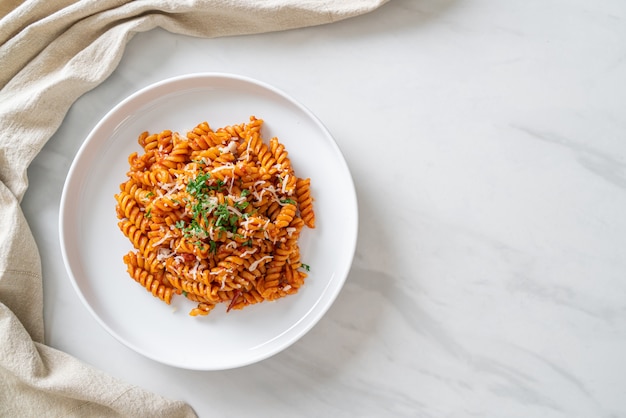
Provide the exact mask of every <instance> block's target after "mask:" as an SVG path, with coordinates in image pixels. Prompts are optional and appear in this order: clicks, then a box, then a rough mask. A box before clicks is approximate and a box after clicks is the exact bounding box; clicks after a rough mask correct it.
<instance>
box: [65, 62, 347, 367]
mask: <svg viewBox="0 0 626 418" xmlns="http://www.w3.org/2000/svg"><path fill="white" fill-rule="evenodd" d="M250 115H255V116H256V117H257V118H260V119H263V120H264V128H263V129H264V130H263V131H262V133H263V136H264V138H266V140H267V139H269V138H270V137H271V136H277V137H278V139H279V140H280V141H281V142H282V143H283V144H284V145H285V147H286V149H287V151H288V152H289V157H290V159H291V161H292V164H293V166H294V169H295V170H296V173H297V174H298V176H299V177H310V178H311V190H312V194H313V196H314V198H315V202H314V204H315V211H316V228H315V229H307V228H305V229H304V231H303V232H302V235H301V239H300V248H301V254H302V256H301V259H302V262H304V263H306V264H308V265H310V266H311V271H310V273H309V277H308V278H307V279H306V282H305V285H304V287H303V288H301V289H300V291H299V293H297V294H296V295H292V296H289V297H286V298H283V299H279V300H277V301H275V302H264V303H261V304H257V305H253V306H250V307H247V308H245V309H243V310H239V311H230V312H228V313H226V307H225V306H222V305H225V304H221V305H220V306H218V307H216V308H215V309H214V310H213V311H212V312H211V313H210V314H209V315H208V316H206V317H191V316H189V315H188V313H189V310H190V309H191V308H192V307H193V306H195V305H194V304H193V303H192V302H190V301H188V300H186V299H185V298H184V297H181V296H177V297H175V298H174V301H173V302H172V305H169V306H168V305H166V304H165V303H163V302H161V301H160V300H158V299H156V298H155V297H153V296H152V295H151V294H150V293H149V292H147V291H146V290H144V289H143V288H142V287H141V286H140V285H138V284H137V283H135V282H134V281H133V280H132V279H131V278H130V277H129V276H128V274H127V273H126V266H125V265H124V263H123V261H122V257H123V255H124V254H126V253H127V252H128V251H129V250H130V249H132V247H131V245H130V242H129V241H128V239H127V238H126V237H124V236H123V234H122V233H121V232H120V230H119V228H118V227H117V222H118V219H117V218H116V214H115V199H114V197H113V196H114V194H115V193H117V192H118V191H119V184H120V183H122V182H124V181H126V172H127V171H128V162H127V158H128V155H129V154H130V153H131V152H132V151H137V152H141V148H140V147H139V145H138V144H137V136H138V135H139V134H140V133H141V132H143V131H145V130H147V131H150V132H160V131H162V130H164V129H171V130H172V131H178V132H181V133H185V132H187V131H188V130H190V129H191V128H193V127H195V126H196V125H197V124H198V123H199V122H202V121H207V122H209V124H210V125H211V126H213V127H220V126H224V125H229V124H236V123H241V122H246V121H248V119H249V117H250ZM357 216H358V210H357V200H356V194H355V190H354V184H353V182H352V178H351V176H350V172H349V170H348V167H347V165H346V162H345V160H344V158H343V156H342V154H341V151H340V150H339V147H338V146H337V144H336V143H335V141H334V140H333V138H332V136H331V135H330V133H329V132H328V131H327V129H326V128H325V127H324V126H323V125H322V123H321V122H320V121H319V120H318V119H317V118H316V117H315V116H314V115H313V114H312V113H311V112H310V111H309V110H307V109H306V108H305V107H304V106H302V105H301V104H299V103H297V102H296V101H295V100H294V99H292V98H291V97H289V96H288V95H286V94H285V93H283V92H281V91H279V90H277V89H276V88H274V87H271V86H269V85H267V84H264V83H261V82H258V81H255V80H252V79H249V78H245V77H241V76H234V75H228V74H214V73H208V74H191V75H187V76H181V77H176V78H172V79H168V80H165V81H162V82H159V83H156V84H153V85H151V86H149V87H147V88H144V89H142V90H141V91H139V92H137V93H135V94H133V95H132V96H130V97H129V98H127V99H126V100H124V101H123V102H121V103H120V104H119V105H117V106H116V107H115V108H114V109H112V110H111V111H110V112H109V113H108V114H107V115H106V116H105V117H104V118H103V119H102V120H101V121H100V122H99V123H98V125H97V126H96V127H95V128H94V130H93V131H92V132H91V133H90V135H89V136H88V137H87V139H86V141H85V143H84V144H83V145H82V147H81V148H80V150H79V151H78V154H77V156H76V158H75V160H74V162H73V164H72V166H71V168H70V171H69V174H68V177H67V180H66V183H65V187H64V189H63V195H62V197H61V208H60V239H61V249H62V253H63V259H64V262H65V265H66V267H67V270H68V273H69V276H70V279H71V281H72V284H73V286H74V288H75V289H76V291H77V293H78V296H79V297H80V299H81V300H82V301H83V302H84V304H85V305H86V307H87V309H88V310H89V311H90V312H91V313H92V314H93V315H94V316H95V318H96V319H97V321H98V322H99V323H100V324H101V325H102V326H103V327H104V328H105V329H106V330H107V331H109V332H110V333H111V334H112V335H113V336H114V337H115V338H117V339H118V340H119V341H121V342H122V343H124V344H125V345H126V346H128V347H130V348H131V349H133V350H135V351H137V352H139V353H141V354H143V355H145V356H146V357H149V358H151V359H153V360H156V361H158V362H161V363H165V364H169V365H171V366H176V367H181V368H186V369H195V370H220V369H228V368H234V367H239V366H244V365H247V364H251V363H254V362H257V361H260V360H262V359H265V358H267V357H270V356H272V355H274V354H276V353H278V352H279V351H281V350H283V349H285V348H286V347H288V346H290V345H291V344H293V343H294V342H295V341H297V340H298V339H299V338H300V337H302V336H303V335H304V334H305V333H306V332H307V331H309V330H310V329H311V328H312V327H313V326H314V325H315V324H316V323H317V322H318V321H319V320H320V318H321V317H322V316H323V315H324V314H325V313H326V311H327V310H328V308H329V307H330V306H331V304H332V303H333V301H334V300H335V298H336V297H337V294H338V293H339V291H340V290H341V288H342V286H343V284H344V281H345V279H346V276H347V275H348V272H349V270H350V266H351V264H352V259H353V256H354V251H355V247H356V238H357Z"/></svg>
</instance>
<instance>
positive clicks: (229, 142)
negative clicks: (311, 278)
mask: <svg viewBox="0 0 626 418" xmlns="http://www.w3.org/2000/svg"><path fill="white" fill-rule="evenodd" d="M262 125H263V121H262V120H261V119H257V118H256V117H254V116H251V117H250V120H249V122H247V123H241V124H239V125H231V126H225V127H222V128H219V129H216V130H213V129H212V128H211V127H210V126H209V124H208V123H206V122H203V123H200V124H198V125H197V126H196V127H195V128H193V129H192V130H191V131H190V132H188V133H187V134H186V135H185V136H182V135H180V134H178V133H176V132H172V131H169V130H165V131H162V132H160V133H158V134H150V133H148V132H143V133H142V134H141V135H139V137H138V142H139V145H141V147H142V148H143V154H141V155H139V154H138V153H136V152H134V153H132V154H130V156H129V157H128V163H129V166H130V170H129V171H128V173H127V177H128V180H127V181H125V182H123V183H121V184H120V191H119V193H117V194H116V195H115V199H116V201H117V205H116V213H117V217H118V219H119V220H120V221H119V223H118V225H119V228H120V230H121V231H122V233H123V234H124V235H125V236H126V237H128V239H129V240H130V242H131V243H132V245H133V247H134V249H133V250H132V251H130V252H129V253H128V254H126V255H125V256H124V257H123V261H124V263H125V264H126V266H127V271H128V273H129V275H130V277H131V278H133V279H134V280H135V281H136V282H137V283H139V284H140V285H142V286H143V287H144V288H146V290H148V291H149V292H150V293H152V295H153V296H155V297H156V298H158V299H160V300H162V301H164V302H165V303H167V304H169V303H170V302H171V300H172V297H173V295H175V294H178V295H181V294H182V295H184V296H185V297H186V298H187V299H189V300H191V301H193V302H195V304H196V307H195V308H193V309H192V310H191V311H190V313H189V314H190V315H192V316H197V315H207V314H208V313H209V312H210V311H211V310H212V309H213V308H214V307H215V306H216V305H217V304H218V303H225V304H227V311H230V310H231V309H242V308H244V307H246V306H248V305H251V304H255V303H259V302H263V301H266V300H267V301H269V300H276V299H279V298H282V297H285V296H287V295H291V294H294V293H296V292H298V289H299V288H300V287H301V286H302V285H303V284H304V279H305V278H306V277H307V273H306V271H308V266H307V265H305V264H303V263H302V262H301V261H300V248H299V246H298V239H299V236H300V233H301V231H302V229H303V228H304V227H308V228H315V213H314V210H313V198H312V197H311V182H310V179H308V178H306V179H304V178H298V177H297V176H296V174H295V172H294V170H293V167H292V165H291V161H290V159H289V156H288V153H287V151H286V149H285V147H284V146H283V145H282V144H281V143H280V142H279V141H278V138H275V137H274V138H271V139H270V140H269V143H268V144H266V143H265V142H264V140H263V138H262V136H261V127H262Z"/></svg>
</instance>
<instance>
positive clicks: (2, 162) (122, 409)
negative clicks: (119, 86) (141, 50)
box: [0, 0, 387, 417]
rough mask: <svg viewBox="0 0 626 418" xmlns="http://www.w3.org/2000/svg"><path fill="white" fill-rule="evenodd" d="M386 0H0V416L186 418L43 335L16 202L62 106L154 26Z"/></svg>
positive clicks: (284, 22) (336, 11)
mask: <svg viewBox="0 0 626 418" xmlns="http://www.w3.org/2000/svg"><path fill="white" fill-rule="evenodd" d="M386 1H387V0H335V1H333V0H263V1H254V0H136V1H130V0H83V1H76V0H55V1H50V0H2V2H0V89H1V90H0V416H37V417H39V416H55V417H56V416H58V417H60V416H63V417H66V416H98V417H109V416H133V417H139V416H150V417H158V416H167V417H191V416H195V413H194V411H193V410H192V408H191V407H190V406H188V405H186V404H185V403H183V402H181V401H173V400H168V399H164V398H162V397H160V396H157V395H156V394H153V393H151V392H148V391H146V390H144V389H141V388H138V387H136V386H133V385H130V384H127V383H124V382H121V381H119V380H116V379H113V378H112V377H110V376H108V375H107V374H105V373H104V372H102V371H99V370H96V369H94V368H93V367H90V366H88V365H86V364H84V363H82V362H81V361H79V360H77V359H75V358H73V357H72V356H70V355H68V354H66V353H62V352H60V351H58V350H56V349H54V348H52V347H49V346H46V345H45V343H44V341H43V336H44V324H43V309H42V305H43V294H42V274H41V265H40V258H39V253H38V249H37V246H36V244H35V240H34V239H33V236H32V234H31V231H30V229H29V227H28V224H27V222H26V219H25V218H24V215H23V213H22V210H21V207H20V202H21V200H22V197H23V196H24V193H25V191H26V189H27V186H28V180H27V177H26V174H27V168H28V165H29V164H30V163H31V161H32V160H33V158H34V157H35V156H36V155H37V153H38V152H39V151H40V150H41V148H42V147H43V146H44V144H45V143H46V141H47V140H48V139H49V138H50V137H51V136H52V135H53V133H54V132H55V131H56V129H57V128H58V127H59V125H60V124H61V122H62V121H63V118H64V117H65V114H66V112H67V110H68V109H69V107H70V106H71V105H72V103H73V102H74V101H75V100H76V99H77V98H78V97H79V96H80V95H82V94H83V93H85V92H86V91H88V90H90V89H92V88H94V87H95V86H97V85H98V84H99V83H100V82H102V81H103V80H104V79H105V78H106V77H108V76H109V75H110V74H111V72H112V71H113V70H114V69H115V67H116V66H117V64H118V63H119V61H120V59H121V57H122V54H123V51H124V47H125V45H126V43H127V42H128V40H129V39H130V38H131V37H132V36H133V35H134V34H135V33H138V32H144V31H148V30H150V29H153V28H155V27H162V28H164V29H166V30H169V31H171V32H176V33H181V34H186V35H190V36H198V37H207V38H210V37H218V36H228V35H243V34H251V33H261V32H268V31H279V30H286V29H292V28H298V27H305V26H312V25H320V24H326V23H331V22H334V21H338V20H341V19H345V18H349V17H352V16H357V15H359V14H363V13H366V12H369V11H371V10H373V9H375V8H377V7H379V6H380V5H382V4H383V3H385V2H386Z"/></svg>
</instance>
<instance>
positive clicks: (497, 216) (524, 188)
mask: <svg viewBox="0 0 626 418" xmlns="http://www.w3.org/2000/svg"><path fill="white" fill-rule="evenodd" d="M207 24H210V22H207ZM197 71H222V72H232V73H237V74H242V75H246V76H250V77H253V78H257V79H260V80H262V81H265V82H268V83H270V84H273V85H275V86H276V87H278V88H280V89H282V90H284V91H286V92H287V93H289V94H291V95H293V96H294V97H295V98H297V99H298V100H299V101H301V102H302V103H304V104H305V105H306V106H307V107H309V108H310V109H311V110H312V111H313V112H314V113H316V114H317V115H318V116H319V118H320V119H321V120H322V121H323V122H324V123H325V124H326V126H327V127H328V128H329V130H330V131H331V132H332V134H333V135H334V136H335V138H336V140H337V142H338V144H339V146H340V147H341V149H342V150H343V152H344V154H345V157H346V160H347V162H348V165H349V167H350V169H351V171H352V174H353V176H354V181H355V184H356V188H357V193H358V199H359V205H360V206H359V209H360V221H359V228H360V230H359V234H360V235H359V240H358V246H357V252H356V257H355V260H354V265H353V268H352V271H351V273H350V275H349V277H348V280H347V282H346V285H345V287H344V289H343V291H342V293H341V294H340V296H339V297H338V299H337V301H336V303H335V304H334V305H333V307H332V308H331V309H330V311H329V312H328V314H327V315H326V316H325V317H324V318H323V319H322V320H321V321H320V323H319V324H318V325H317V326H316V327H315V328H314V329H313V330H312V331H311V332H310V333H309V334H307V335H306V336H304V337H303V338H302V339H301V340H300V341H298V342H297V343H296V344H295V345H293V346H291V347H290V348H289V349H287V350H286V351H284V352H282V353H280V354H278V355H276V356H274V357H272V358H270V359H268V360H266V361H263V362H261V363H258V364H255V365H252V366H248V367H244V368H240V369H235V370H229V371H219V372H195V371H187V370H179V369H175V368H171V367H168V366H164V365H161V364H158V363H155V362H153V361H151V360H148V359H145V358H143V357H142V356H140V355H138V354H136V353H134V352H133V351H131V350H129V349H128V348H126V347H125V346H123V345H121V344H120V343H119V342H117V340H115V339H114V338H113V337H111V336H110V335H109V334H108V333H106V332H105V331H104V330H103V329H102V328H100V327H99V325H98V324H97V323H96V321H95V320H94V319H93V318H92V317H91V316H90V315H89V314H88V312H87V310H86V309H85V308H84V307H83V306H82V305H81V303H80V301H79V299H78V297H77V295H76V293H75V292H74V290H73V288H72V287H71V284H70V281H69V279H68V276H67V274H66V272H65V269H64V267H63V263H62V261H61V255H60V248H59V238H58V213H59V201H60V195H61V190H62V187H63V182H64V180H65V176H66V174H67V171H68V168H69V165H70V164H71V161H72V158H73V157H74V155H75V153H76V151H77V150H78V147H79V146H80V144H81V142H82V141H83V140H84V138H85V137H86V135H87V134H88V133H89V131H90V130H91V129H92V128H93V127H94V125H95V124H96V123H97V122H98V120H99V119H100V118H101V117H102V116H103V115H104V114H105V113H106V112H107V111H108V110H109V109H110V108H111V107H113V106H114V105H115V104H117V102H119V101H120V100H122V99H123V98H125V97H126V96H127V95H129V94H130V93H132V92H134V91H136V90H137V89H139V88H141V87H143V86H146V85H148V84H150V83H152V82H155V81H158V80H161V79H164V78H167V77H170V76H174V75H179V74H185V73H190V72H197ZM625 112H626V2H624V1H623V0H597V1H583V0H569V1H566V0H544V1H538V0H508V1H496V0H465V1H464V0H439V1H437V0H412V1H409V0H404V1H403V0H392V1H391V2H390V3H388V4H387V5H385V6H384V7H382V8H381V9H379V10H377V11H376V12H374V13H371V14H369V15H366V16H363V17H359V18H355V19H351V20H348V21H343V22H338V23H335V24H332V25H328V26H322V27H315V28H308V29H302V30H294V31H288V32H282V33H271V34H264V35H258V36H242V37H233V38H223V39H208V40H207V39H194V38H187V37H183V36H177V35H172V34H169V33H167V32H165V31H161V30H156V31H152V32H149V33H146V34H140V35H137V36H136V37H135V38H134V39H133V40H132V41H131V42H130V44H129V45H128V47H127V50H126V53H125V55H124V57H123V59H122V61H121V63H120V65H119V67H118V69H117V70H116V71H115V73H114V74H113V75H112V76H111V77H110V78H109V79H108V80H107V81H106V82H105V83H104V84H102V85H100V86H99V87H98V88H96V89H94V90H93V91H91V92H89V93H88V94H86V95H84V96H83V97H81V98H80V99H79V100H78V101H77V102H76V103H75V105H74V106H73V107H72V108H71V110H70V111H69V113H68V115H67V118H66V120H65V121H64V123H63V125H62V126H61V128H60V129H59V131H58V133H57V134H56V135H55V136H54V137H53V138H52V139H51V140H50V142H49V143H48V144H47V145H46V147H45V148H44V149H43V151H42V152H41V154H40V155H39V156H38V157H37V159H36V160H35V161H34V162H33V164H32V166H31V168H30V170H29V179H30V182H31V185H30V189H29V191H28V193H27V195H26V197H25V199H24V202H23V207H24V210H25V212H26V215H27V217H28V219H29V222H30V225H31V227H32V229H33V232H34V234H35V237H36V239H37V242H38V244H39V247H40V251H41V256H42V261H43V269H44V275H45V279H44V289H45V306H44V309H45V318H46V338H47V342H48V344H50V345H52V346H54V347H57V348H59V349H61V350H63V351H66V352H69V353H71V354H73V355H74V356H76V357H78V358H80V359H82V360H84V361H85V362H88V363H90V364H93V365H95V366H96V367H98V368H101V369H103V370H105V371H106V372H108V373H110V374H112V375H114V376H116V377H118V378H121V379H124V380H126V381H129V382H132V383H134V384H137V385H140V386H142V387H145V388H147V389H150V390H153V391H155V392H158V393H161V394H164V395H167V396H168V397H171V398H175V399H182V400H185V401H187V402H188V403H190V404H191V405H192V406H193V407H194V409H195V410H196V411H197V412H198V414H199V415H200V416H201V417H221V416H233V417H244V416H273V417H287V416H290V417H291V416H310V417H318V416H319V417H322V416H324V417H326V416H373V417H385V416H413V417H524V418H526V417H559V418H560V417H626V257H625V253H626V114H625Z"/></svg>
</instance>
